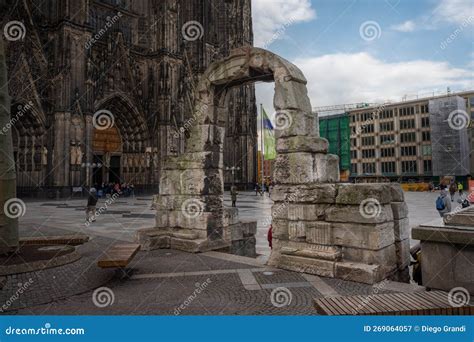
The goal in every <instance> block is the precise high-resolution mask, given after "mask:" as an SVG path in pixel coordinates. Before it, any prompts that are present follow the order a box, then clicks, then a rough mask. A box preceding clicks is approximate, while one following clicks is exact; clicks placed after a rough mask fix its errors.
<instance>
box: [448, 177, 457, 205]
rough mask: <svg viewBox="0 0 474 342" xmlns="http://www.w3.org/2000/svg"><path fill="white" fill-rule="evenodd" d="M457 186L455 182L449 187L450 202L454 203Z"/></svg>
mask: <svg viewBox="0 0 474 342" xmlns="http://www.w3.org/2000/svg"><path fill="white" fill-rule="evenodd" d="M457 190H458V189H457V186H456V183H455V182H452V183H451V185H450V186H449V194H450V195H451V202H454V195H455V194H456V191H457Z"/></svg>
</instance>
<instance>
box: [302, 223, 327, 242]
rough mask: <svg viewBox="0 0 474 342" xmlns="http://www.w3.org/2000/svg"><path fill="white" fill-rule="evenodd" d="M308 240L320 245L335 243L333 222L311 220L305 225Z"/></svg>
mask: <svg viewBox="0 0 474 342" xmlns="http://www.w3.org/2000/svg"><path fill="white" fill-rule="evenodd" d="M305 230H306V231H305V236H306V241H307V242H309V243H312V244H318V245H327V246H331V245H333V244H334V243H333V238H332V228H331V224H330V223H327V222H320V221H319V222H311V224H308V225H307V226H306V227H305Z"/></svg>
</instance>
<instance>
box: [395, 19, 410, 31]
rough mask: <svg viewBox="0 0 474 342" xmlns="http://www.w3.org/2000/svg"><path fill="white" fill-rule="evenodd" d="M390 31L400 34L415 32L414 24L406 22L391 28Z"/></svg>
mask: <svg viewBox="0 0 474 342" xmlns="http://www.w3.org/2000/svg"><path fill="white" fill-rule="evenodd" d="M392 29H393V30H395V31H400V32H413V31H414V30H415V23H414V22H413V21H411V20H407V21H405V22H403V23H401V24H398V25H394V26H392Z"/></svg>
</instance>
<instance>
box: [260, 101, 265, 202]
mask: <svg viewBox="0 0 474 342" xmlns="http://www.w3.org/2000/svg"><path fill="white" fill-rule="evenodd" d="M260 122H261V126H260V141H261V148H262V150H261V151H260V153H261V154H262V164H261V168H262V186H261V190H262V193H263V194H265V193H264V192H263V177H264V176H265V175H264V168H263V162H264V158H265V156H264V148H263V104H261V103H260Z"/></svg>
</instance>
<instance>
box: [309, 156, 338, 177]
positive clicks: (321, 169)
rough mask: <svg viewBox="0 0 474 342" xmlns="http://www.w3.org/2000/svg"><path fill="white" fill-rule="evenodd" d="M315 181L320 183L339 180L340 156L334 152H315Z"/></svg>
mask: <svg viewBox="0 0 474 342" xmlns="http://www.w3.org/2000/svg"><path fill="white" fill-rule="evenodd" d="M313 179H314V181H315V182H319V183H334V182H339V179H340V172H339V157H338V156H336V155H334V154H323V153H315V154H314V178H313Z"/></svg>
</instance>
